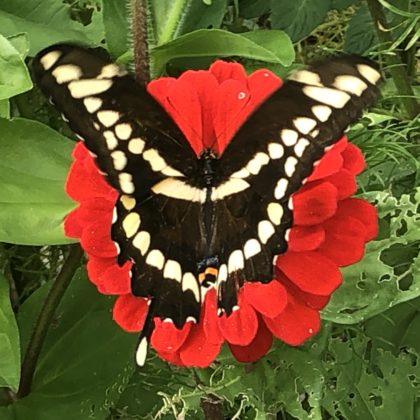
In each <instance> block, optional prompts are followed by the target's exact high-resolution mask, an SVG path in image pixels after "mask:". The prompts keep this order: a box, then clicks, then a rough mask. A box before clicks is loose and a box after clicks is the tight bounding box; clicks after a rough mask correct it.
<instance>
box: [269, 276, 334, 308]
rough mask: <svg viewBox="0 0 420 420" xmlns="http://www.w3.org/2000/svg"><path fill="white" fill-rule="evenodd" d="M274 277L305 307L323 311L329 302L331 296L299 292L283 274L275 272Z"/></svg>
mask: <svg viewBox="0 0 420 420" xmlns="http://www.w3.org/2000/svg"><path fill="white" fill-rule="evenodd" d="M276 274H277V275H276V277H277V278H278V280H279V281H280V282H281V283H282V284H284V286H285V287H286V289H287V291H288V292H289V294H292V295H293V296H294V297H295V298H296V299H297V301H298V302H300V303H302V304H304V305H305V306H307V307H309V308H312V309H316V310H317V311H320V310H321V309H323V308H324V307H325V306H326V305H327V303H328V302H329V300H330V298H331V295H327V296H320V295H313V294H311V293H305V292H303V291H302V290H300V289H299V288H298V287H297V286H296V285H295V284H293V283H292V282H291V281H290V280H289V279H288V278H287V277H286V276H285V275H284V274H283V273H281V272H280V271H278V270H277V273H276Z"/></svg>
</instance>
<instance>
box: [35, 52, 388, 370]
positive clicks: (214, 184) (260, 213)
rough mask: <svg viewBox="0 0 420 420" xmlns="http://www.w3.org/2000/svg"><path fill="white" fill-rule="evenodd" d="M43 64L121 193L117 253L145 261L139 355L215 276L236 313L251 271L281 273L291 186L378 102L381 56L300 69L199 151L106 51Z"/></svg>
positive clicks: (184, 315)
mask: <svg viewBox="0 0 420 420" xmlns="http://www.w3.org/2000/svg"><path fill="white" fill-rule="evenodd" d="M34 73H35V76H36V79H37V81H38V84H39V86H40V87H41V89H42V90H43V91H44V92H45V94H46V95H48V96H50V97H52V100H53V101H54V103H55V105H56V107H57V108H58V109H59V110H60V111H61V112H62V113H63V114H64V116H65V118H66V119H67V120H68V121H69V124H70V127H71V128H72V130H73V131H74V132H76V133H77V134H78V135H79V136H80V137H81V138H83V139H84V141H85V143H86V146H87V148H88V149H89V150H90V151H91V152H92V153H93V154H94V156H95V159H96V163H97V166H98V167H99V169H100V171H102V172H103V174H104V175H105V176H106V177H107V179H108V182H109V183H110V185H111V186H112V187H114V188H115V189H117V190H118V191H119V192H120V197H119V199H118V201H117V204H116V207H115V210H114V219H113V224H112V238H113V240H114V241H115V244H116V246H117V248H118V250H119V252H118V263H119V264H120V265H122V264H123V263H124V262H126V261H127V260H131V261H133V262H134V264H133V268H132V271H131V276H132V277H131V288H132V292H133V294H134V295H136V296H143V297H149V298H150V299H151V305H150V307H149V313H148V317H147V320H146V325H145V328H144V330H143V332H142V335H141V338H140V344H139V350H138V352H137V363H138V364H139V365H142V364H143V363H144V361H145V357H146V349H147V342H148V340H149V337H150V335H151V333H152V330H153V325H154V322H153V318H154V317H159V318H161V319H163V320H170V321H172V322H173V323H174V324H175V325H176V327H178V328H181V327H182V326H183V325H184V323H185V322H187V321H188V320H194V321H197V320H198V319H199V316H200V310H201V304H202V302H203V298H204V295H205V292H206V290H208V288H210V287H216V288H217V294H218V307H219V312H220V313H226V314H227V315H229V314H231V313H232V311H233V310H235V308H237V291H238V289H239V288H240V287H241V286H242V285H243V284H244V282H245V281H260V282H270V281H271V280H272V279H273V258H274V257H275V256H276V255H278V254H281V253H284V252H285V251H286V248H287V238H288V229H289V228H290V227H291V225H292V201H291V195H292V194H293V193H294V192H296V191H297V190H298V189H299V188H300V187H301V186H302V184H303V183H304V181H305V178H306V177H308V175H309V174H310V173H311V172H312V170H313V167H314V164H315V162H317V161H318V160H319V159H320V158H321V157H322V156H323V154H324V153H325V150H326V148H328V147H329V146H331V145H332V144H333V143H334V142H336V141H337V140H338V139H339V138H340V137H341V136H342V133H343V131H344V130H345V128H346V127H347V126H348V125H349V124H351V123H352V122H354V121H355V120H357V119H358V118H359V117H360V115H361V112H362V110H363V109H365V108H366V107H368V106H370V105H371V104H372V103H373V102H374V101H375V99H376V97H377V96H378V88H377V84H378V83H379V81H380V79H381V76H380V73H379V71H378V69H377V66H376V65H375V64H374V63H372V62H371V61H369V60H367V59H364V58H357V57H348V56H345V57H339V58H333V59H330V60H329V61H325V62H322V63H319V64H317V65H314V66H313V67H311V68H309V69H307V70H301V71H298V72H297V73H295V74H294V75H293V76H292V77H291V78H290V79H289V80H288V81H287V82H286V83H285V84H284V85H283V87H281V88H280V89H278V90H277V91H276V92H275V93H273V94H272V95H271V96H270V97H269V99H267V100H266V101H265V102H264V103H263V104H262V105H261V106H260V107H259V108H258V110H257V111H255V112H254V113H253V114H252V116H251V117H250V118H249V119H248V120H247V121H246V122H245V124H244V125H243V126H242V127H241V128H240V129H239V131H238V132H237V133H236V135H235V136H234V138H233V139H232V141H231V142H230V143H229V145H228V146H227V147H226V149H225V151H224V152H223V153H222V154H221V155H220V156H217V155H216V153H215V152H214V151H212V150H204V151H203V152H202V154H201V156H200V157H199V158H197V156H196V154H195V153H194V151H193V150H192V148H191V146H190V145H189V143H188V141H187V140H186V139H185V137H184V135H183V134H182V133H181V131H180V129H179V128H178V127H177V126H176V125H175V123H174V122H173V121H172V119H171V118H170V117H169V116H168V115H167V114H166V112H165V111H164V110H163V109H162V108H161V106H160V105H159V104H158V103H157V102H156V101H155V100H154V99H153V98H152V97H151V96H150V94H148V93H147V92H146V90H145V88H144V87H142V86H140V85H139V84H137V83H136V82H135V80H134V79H133V78H132V77H131V76H130V75H128V74H127V72H126V71H125V70H123V69H121V68H120V67H118V66H117V65H115V64H113V63H112V62H111V61H110V60H109V59H107V58H104V57H103V56H102V55H100V54H98V53H97V52H94V51H92V50H87V49H84V48H81V47H78V46H74V45H56V46H52V47H50V48H47V49H46V50H44V51H42V52H41V53H39V54H38V56H37V57H36V58H35V61H34Z"/></svg>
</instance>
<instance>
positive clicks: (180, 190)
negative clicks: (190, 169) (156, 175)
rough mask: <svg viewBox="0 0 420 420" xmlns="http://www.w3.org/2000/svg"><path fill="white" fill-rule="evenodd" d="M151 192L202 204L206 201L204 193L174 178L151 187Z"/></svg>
mask: <svg viewBox="0 0 420 420" xmlns="http://www.w3.org/2000/svg"><path fill="white" fill-rule="evenodd" d="M152 191H153V192H154V193H155V194H161V195H164V196H166V197H171V198H177V199H179V200H186V201H193V202H199V203H203V202H204V201H205V199H206V191H205V190H204V189H203V190H200V189H199V188H196V187H192V186H191V185H188V184H187V183H185V182H184V181H180V180H179V179H176V178H166V179H164V180H162V181H160V182H158V183H157V184H155V185H153V187H152Z"/></svg>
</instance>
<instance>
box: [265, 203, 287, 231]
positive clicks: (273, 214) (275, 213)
mask: <svg viewBox="0 0 420 420" xmlns="http://www.w3.org/2000/svg"><path fill="white" fill-rule="evenodd" d="M267 214H268V218H269V219H270V221H271V222H272V223H274V224H275V225H276V226H278V225H279V224H280V223H281V219H282V217H283V207H282V206H281V205H280V204H279V203H274V202H272V203H270V204H269V205H268V206H267Z"/></svg>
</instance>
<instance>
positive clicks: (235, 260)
mask: <svg viewBox="0 0 420 420" xmlns="http://www.w3.org/2000/svg"><path fill="white" fill-rule="evenodd" d="M243 268H244V255H243V254H242V251H241V250H239V249H237V250H236V251H233V252H232V253H231V254H230V257H229V261H228V271H229V273H233V272H235V271H238V270H242V269H243Z"/></svg>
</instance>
